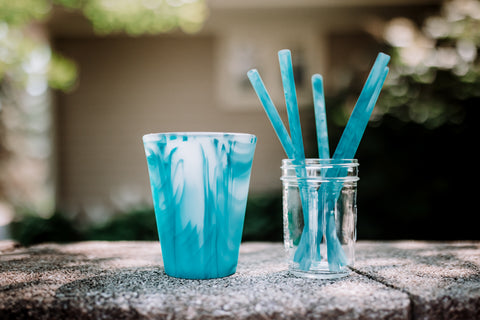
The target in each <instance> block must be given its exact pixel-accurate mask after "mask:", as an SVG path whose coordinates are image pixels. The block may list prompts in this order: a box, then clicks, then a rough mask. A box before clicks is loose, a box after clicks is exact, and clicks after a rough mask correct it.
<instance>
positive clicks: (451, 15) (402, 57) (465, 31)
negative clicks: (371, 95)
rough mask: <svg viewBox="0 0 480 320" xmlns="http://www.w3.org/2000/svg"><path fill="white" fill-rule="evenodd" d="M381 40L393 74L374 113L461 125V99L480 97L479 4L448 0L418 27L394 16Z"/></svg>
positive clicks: (425, 122)
mask: <svg viewBox="0 0 480 320" xmlns="http://www.w3.org/2000/svg"><path fill="white" fill-rule="evenodd" d="M385 40H386V41H387V43H388V44H389V45H390V46H391V53H392V61H391V72H390V74H389V76H388V78H387V82H386V85H385V88H384V90H383V91H382V95H381V98H380V100H379V103H378V110H377V117H379V118H380V117H381V115H382V114H389V115H392V116H395V117H397V118H399V119H401V120H402V121H413V122H415V123H419V124H422V125H425V126H426V127H428V128H436V127H439V126H441V125H443V124H446V123H456V124H459V123H461V122H462V121H463V119H464V117H465V109H464V105H465V101H466V100H467V99H470V98H479V97H480V57H479V56H478V49H479V47H480V2H479V1H476V0H454V1H446V2H444V4H443V7H442V8H441V11H440V13H439V14H438V15H435V16H431V17H428V18H427V19H425V21H424V22H423V24H422V26H420V27H417V26H416V25H415V24H414V23H413V22H412V21H410V20H407V19H405V18H397V19H394V20H392V21H390V22H389V23H388V25H387V27H386V29H385Z"/></svg>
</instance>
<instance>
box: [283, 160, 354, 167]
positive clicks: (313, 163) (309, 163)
mask: <svg viewBox="0 0 480 320" xmlns="http://www.w3.org/2000/svg"><path fill="white" fill-rule="evenodd" d="M333 165H335V166H345V167H358V166H359V163H358V160H357V159H320V158H306V159H305V160H296V159H283V160H282V168H284V167H293V168H295V167H303V166H306V167H317V166H318V167H323V166H326V167H329V166H333Z"/></svg>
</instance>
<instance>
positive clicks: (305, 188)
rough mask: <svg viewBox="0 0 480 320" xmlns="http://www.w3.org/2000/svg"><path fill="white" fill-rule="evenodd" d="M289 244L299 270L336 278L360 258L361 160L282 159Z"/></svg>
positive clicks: (292, 261) (311, 275)
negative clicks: (357, 248)
mask: <svg viewBox="0 0 480 320" xmlns="http://www.w3.org/2000/svg"><path fill="white" fill-rule="evenodd" d="M281 169H282V177H281V180H282V185H283V194H282V196H283V225H284V244H285V249H286V251H287V259H288V265H289V270H290V272H291V273H293V274H294V275H296V276H301V277H308V278H319V279H334V278H340V277H344V276H347V275H349V274H350V269H349V268H348V267H349V266H353V264H354V260H355V247H354V246H355V241H356V222H357V203H356V196H357V181H358V180H359V178H358V161H357V160H356V159H306V160H304V161H298V160H291V159H285V160H283V161H282V167H281Z"/></svg>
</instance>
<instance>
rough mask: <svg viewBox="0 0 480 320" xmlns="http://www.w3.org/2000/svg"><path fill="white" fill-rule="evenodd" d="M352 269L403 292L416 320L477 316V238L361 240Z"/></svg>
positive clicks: (479, 272)
mask: <svg viewBox="0 0 480 320" xmlns="http://www.w3.org/2000/svg"><path fill="white" fill-rule="evenodd" d="M357 253H358V254H357V261H358V262H357V263H356V266H355V270H356V271H357V272H359V273H361V274H363V275H366V276H368V277H370V278H372V279H375V280H377V281H379V282H381V283H384V284H386V285H388V286H390V287H392V288H397V289H399V290H401V291H403V292H407V293H408V294H409V296H410V298H411V302H412V313H413V318H414V319H480V242H478V241H476V242H466V241H464V242H451V243H435V242H420V241H398V242H388V243H378V242H360V243H358V245H357Z"/></svg>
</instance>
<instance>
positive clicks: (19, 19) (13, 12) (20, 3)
mask: <svg viewBox="0 0 480 320" xmlns="http://www.w3.org/2000/svg"><path fill="white" fill-rule="evenodd" d="M50 9H51V5H50V2H49V1H46V0H0V21H3V22H5V23H7V24H8V25H12V26H18V25H25V24H28V23H30V22H32V21H34V20H40V19H43V18H44V17H45V16H46V14H47V13H49V12H50Z"/></svg>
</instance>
